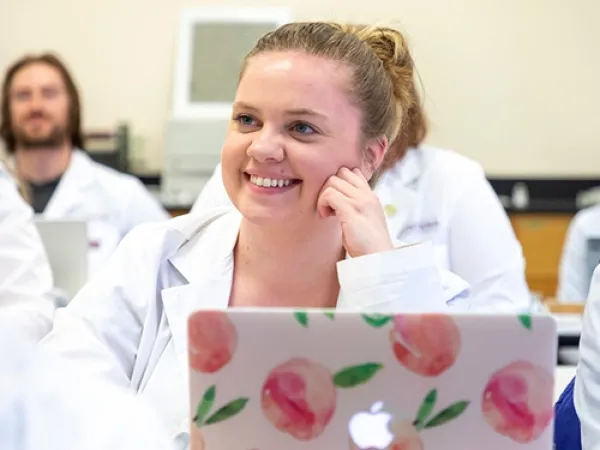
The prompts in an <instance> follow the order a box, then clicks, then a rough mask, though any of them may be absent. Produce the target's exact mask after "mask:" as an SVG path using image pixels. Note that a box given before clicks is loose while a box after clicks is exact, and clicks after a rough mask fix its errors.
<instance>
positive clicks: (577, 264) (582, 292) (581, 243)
mask: <svg viewBox="0 0 600 450" xmlns="http://www.w3.org/2000/svg"><path fill="white" fill-rule="evenodd" d="M599 224H600V205H595V206H590V207H588V208H585V209H582V210H581V211H579V212H578V213H577V214H575V217H574V218H573V220H572V221H571V223H570V224H569V229H568V231H567V235H566V237H565V243H564V246H563V253H562V257H561V260H560V268H559V273H558V289H557V292H556V299H557V300H558V301H559V302H562V303H582V302H585V299H586V298H587V297H588V291H589V289H590V281H591V279H592V274H593V273H594V269H595V268H596V266H597V265H598V263H600V225H599Z"/></svg>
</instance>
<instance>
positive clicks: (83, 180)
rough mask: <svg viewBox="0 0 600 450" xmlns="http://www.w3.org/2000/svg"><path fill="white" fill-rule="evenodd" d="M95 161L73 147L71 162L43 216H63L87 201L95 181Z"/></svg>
mask: <svg viewBox="0 0 600 450" xmlns="http://www.w3.org/2000/svg"><path fill="white" fill-rule="evenodd" d="M94 164H95V163H94V161H92V159H91V158H90V157H89V156H88V155H87V154H86V153H84V152H83V151H82V150H80V149H78V148H74V149H73V153H72V155H71V163H70V164H69V167H68V168H67V170H66V171H65V173H64V174H63V176H62V178H61V180H60V182H59V183H58V186H57V187H56V191H55V192H54V194H53V195H52V198H50V201H49V202H48V205H47V206H46V209H45V210H44V212H43V216H44V217H46V218H61V217H65V216H67V215H68V214H69V213H70V212H71V211H73V210H75V209H77V208H79V207H80V206H81V205H82V204H83V203H84V202H85V192H86V190H88V189H89V188H90V186H92V185H93V183H94V181H95V172H94Z"/></svg>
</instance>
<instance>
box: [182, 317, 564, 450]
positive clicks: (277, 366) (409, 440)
mask: <svg viewBox="0 0 600 450" xmlns="http://www.w3.org/2000/svg"><path fill="white" fill-rule="evenodd" d="M188 332H189V333H188V337H189V366H190V378H189V382H190V419H191V420H190V425H191V428H190V434H191V446H192V447H191V448H192V450H201V449H203V448H206V449H208V450H253V449H260V450H282V449H286V450H308V449H310V450H313V449H350V450H375V449H377V450H384V449H387V450H392V449H393V450H400V449H402V450H422V449H440V448H457V449H463V450H466V449H477V450H480V449H484V448H485V449H486V450H510V449H520V450H523V449H530V450H534V449H535V450H547V449H549V448H552V428H553V427H552V417H553V387H554V368H555V364H556V351H557V349H556V347H557V335H556V324H555V321H554V319H553V318H552V317H550V316H546V315H536V316H530V315H525V316H516V315H498V314H494V315H478V314H477V315H476V314H463V315H444V314H397V315H366V314H360V313H354V312H339V311H324V310H311V311H308V312H293V311H286V310H269V309H256V310H242V309H229V310H224V311H199V312H196V313H194V314H192V315H191V316H190V318H189V322H188Z"/></svg>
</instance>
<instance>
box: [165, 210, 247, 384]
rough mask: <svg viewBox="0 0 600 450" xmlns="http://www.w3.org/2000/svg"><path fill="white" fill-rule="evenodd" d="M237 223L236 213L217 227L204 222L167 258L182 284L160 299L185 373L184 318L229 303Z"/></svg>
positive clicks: (186, 319)
mask: <svg viewBox="0 0 600 450" xmlns="http://www.w3.org/2000/svg"><path fill="white" fill-rule="evenodd" d="M219 217H222V216H219ZM239 225H240V217H239V216H238V215H237V214H232V215H231V216H230V217H227V220H223V221H219V225H218V227H216V226H211V224H210V223H209V224H205V225H204V227H203V229H202V230H198V231H197V232H196V234H194V235H191V236H188V237H187V238H186V239H185V240H184V242H183V244H182V245H180V246H179V248H178V249H177V250H176V252H175V253H174V255H173V256H172V257H170V258H168V262H167V264H169V265H170V267H169V268H168V269H167V272H174V275H175V277H177V278H179V279H180V280H181V282H182V284H180V285H177V286H172V287H167V288H166V289H164V290H163V291H162V302H163V305H164V310H165V315H166V317H167V320H168V323H169V329H170V332H171V335H172V337H173V344H174V346H175V352H176V354H177V359H178V363H179V364H180V366H181V367H182V370H183V371H184V372H187V370H186V366H187V321H188V317H189V316H190V314H191V313H193V312H194V311H198V310H201V309H225V308H227V306H228V305H229V297H230V293H231V284H232V281H233V248H234V246H235V243H236V241H237V236H238V233H239ZM185 234H186V232H185V231H184V235H185Z"/></svg>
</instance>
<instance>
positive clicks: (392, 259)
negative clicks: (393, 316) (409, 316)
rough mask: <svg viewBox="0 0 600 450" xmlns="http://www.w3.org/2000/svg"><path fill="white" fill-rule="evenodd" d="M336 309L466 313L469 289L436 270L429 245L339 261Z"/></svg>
mask: <svg viewBox="0 0 600 450" xmlns="http://www.w3.org/2000/svg"><path fill="white" fill-rule="evenodd" d="M337 270H338V279H339V281H340V287H341V292H340V294H341V295H340V300H339V302H338V308H342V309H345V308H346V309H354V308H355V307H354V305H356V306H357V307H360V309H361V310H365V311H369V310H370V311H377V312H413V311H414V312H427V311H441V310H446V309H448V308H453V309H464V310H468V309H470V301H471V300H470V297H469V286H468V285H467V283H465V282H464V281H463V280H461V279H460V278H459V277H457V276H456V275H453V274H450V273H448V272H446V271H444V270H441V269H439V268H438V266H437V265H436V262H435V253H434V249H433V245H432V244H431V242H425V243H422V244H414V245H407V246H403V247H399V248H396V249H394V250H390V251H387V252H381V253H374V254H371V255H366V256H361V257H358V258H349V259H345V260H344V261H340V262H339V263H338V265H337Z"/></svg>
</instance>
